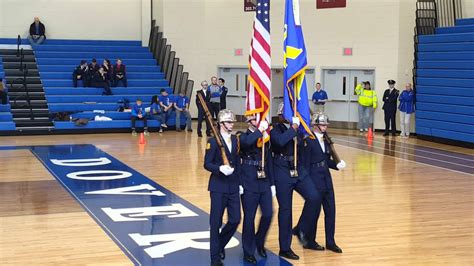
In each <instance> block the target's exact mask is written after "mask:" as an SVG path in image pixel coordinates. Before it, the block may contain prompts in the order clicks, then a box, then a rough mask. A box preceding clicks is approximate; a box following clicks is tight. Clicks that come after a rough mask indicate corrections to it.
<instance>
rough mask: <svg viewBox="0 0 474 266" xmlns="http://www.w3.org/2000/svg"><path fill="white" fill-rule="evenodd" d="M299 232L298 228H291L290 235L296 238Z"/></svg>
mask: <svg viewBox="0 0 474 266" xmlns="http://www.w3.org/2000/svg"><path fill="white" fill-rule="evenodd" d="M299 232H300V229H298V228H296V227H293V229H291V233H292V234H293V235H294V236H297V235H298V233H299Z"/></svg>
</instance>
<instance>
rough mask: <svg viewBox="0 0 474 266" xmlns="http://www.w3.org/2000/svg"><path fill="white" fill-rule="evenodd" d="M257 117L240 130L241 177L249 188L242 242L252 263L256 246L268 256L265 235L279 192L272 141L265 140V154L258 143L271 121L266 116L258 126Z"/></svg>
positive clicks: (260, 253)
mask: <svg viewBox="0 0 474 266" xmlns="http://www.w3.org/2000/svg"><path fill="white" fill-rule="evenodd" d="M256 119H257V118H256V117H255V116H248V117H247V123H248V129H247V131H246V132H244V133H241V134H239V139H240V157H241V160H242V161H241V162H242V167H241V175H240V180H241V183H242V186H243V188H244V191H245V192H244V194H242V208H243V211H244V224H243V231H242V246H243V249H244V260H245V261H246V262H249V263H257V259H256V258H255V256H254V253H255V250H257V253H258V254H259V255H260V256H261V257H264V258H266V257H267V253H266V251H265V238H266V236H267V232H268V229H269V228H270V223H271V221H272V215H273V207H272V196H275V195H276V190H275V185H274V182H273V168H272V166H271V163H270V162H271V155H269V148H268V146H269V145H268V144H265V147H264V148H263V149H265V150H264V153H263V154H264V155H262V145H261V144H262V143H260V145H258V140H259V139H260V138H262V137H263V134H262V133H263V132H264V131H265V130H267V128H268V122H267V121H265V120H262V121H261V122H260V125H259V126H258V128H257V120H256ZM263 157H264V158H263ZM262 159H263V160H262ZM258 206H260V210H261V211H262V216H261V218H260V223H259V226H258V230H257V233H255V215H256V214H257V208H258Z"/></svg>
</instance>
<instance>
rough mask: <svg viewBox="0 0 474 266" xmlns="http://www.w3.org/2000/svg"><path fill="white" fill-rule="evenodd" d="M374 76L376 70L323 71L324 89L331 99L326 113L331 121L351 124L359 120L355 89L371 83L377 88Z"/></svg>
mask: <svg viewBox="0 0 474 266" xmlns="http://www.w3.org/2000/svg"><path fill="white" fill-rule="evenodd" d="M374 74H375V71H374V70H351V69H323V75H322V87H323V89H324V90H326V92H327V94H328V98H329V102H328V103H327V104H326V109H325V112H326V113H327V114H328V115H329V118H330V120H332V121H338V122H349V123H350V122H357V121H358V120H359V119H358V110H357V108H358V103H357V95H356V94H355V87H356V86H357V84H358V83H361V82H362V81H369V82H370V84H371V85H372V88H375V84H374V77H375V75H374Z"/></svg>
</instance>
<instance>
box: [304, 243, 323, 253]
mask: <svg viewBox="0 0 474 266" xmlns="http://www.w3.org/2000/svg"><path fill="white" fill-rule="evenodd" d="M303 248H305V249H312V250H319V251H323V250H324V247H323V246H321V245H320V244H318V242H309V243H307V244H306V245H304V246H303Z"/></svg>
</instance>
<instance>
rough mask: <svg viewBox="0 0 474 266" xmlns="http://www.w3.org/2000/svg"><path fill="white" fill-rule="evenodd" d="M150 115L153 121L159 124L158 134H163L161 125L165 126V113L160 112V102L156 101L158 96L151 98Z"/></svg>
mask: <svg viewBox="0 0 474 266" xmlns="http://www.w3.org/2000/svg"><path fill="white" fill-rule="evenodd" d="M150 114H151V116H152V117H153V119H155V120H157V121H158V122H160V129H159V131H158V132H159V133H163V125H165V126H166V124H165V122H166V120H165V116H164V115H165V113H164V112H162V111H161V106H160V101H159V100H158V96H156V95H155V96H153V97H151V106H150Z"/></svg>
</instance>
